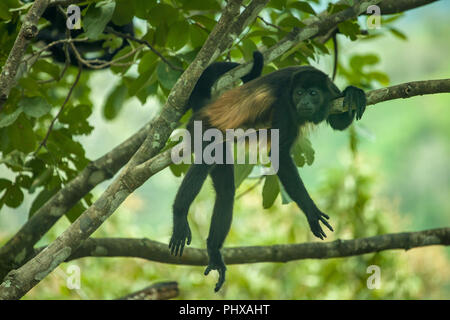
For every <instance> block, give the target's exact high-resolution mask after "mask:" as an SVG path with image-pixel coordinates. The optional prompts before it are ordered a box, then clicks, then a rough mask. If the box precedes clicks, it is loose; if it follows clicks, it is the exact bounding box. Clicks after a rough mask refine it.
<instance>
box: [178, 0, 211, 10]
mask: <svg viewBox="0 0 450 320" xmlns="http://www.w3.org/2000/svg"><path fill="white" fill-rule="evenodd" d="M180 2H181V3H182V5H183V9H184V10H208V11H218V10H220V5H219V3H218V2H217V1H211V0H210V1H205V0H185V1H180Z"/></svg>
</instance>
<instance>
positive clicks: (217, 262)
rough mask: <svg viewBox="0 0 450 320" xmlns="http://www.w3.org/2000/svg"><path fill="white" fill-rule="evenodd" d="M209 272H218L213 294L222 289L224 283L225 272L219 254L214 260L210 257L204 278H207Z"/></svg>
mask: <svg viewBox="0 0 450 320" xmlns="http://www.w3.org/2000/svg"><path fill="white" fill-rule="evenodd" d="M211 270H217V272H219V280H218V281H217V283H216V287H215V288H214V292H217V291H219V290H220V288H222V285H223V283H224V282H225V272H226V271H227V268H226V267H225V263H224V262H223V259H222V255H221V254H220V252H219V255H218V256H217V255H214V258H213V257H211V256H210V258H209V264H208V266H207V267H206V269H205V273H204V274H205V276H207V275H208V274H209V272H210V271H211Z"/></svg>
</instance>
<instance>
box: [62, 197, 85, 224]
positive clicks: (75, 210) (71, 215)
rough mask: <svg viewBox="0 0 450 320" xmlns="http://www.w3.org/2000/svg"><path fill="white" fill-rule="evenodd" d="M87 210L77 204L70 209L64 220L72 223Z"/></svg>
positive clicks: (79, 203) (80, 204)
mask: <svg viewBox="0 0 450 320" xmlns="http://www.w3.org/2000/svg"><path fill="white" fill-rule="evenodd" d="M86 209H87V207H86V206H85V205H84V204H83V203H81V202H78V203H77V204H76V205H74V206H73V207H72V209H70V210H69V211H68V212H67V213H66V214H65V216H66V218H67V219H69V221H70V223H73V222H74V221H75V220H77V219H78V217H79V216H81V214H82V213H83V212H84V211H85V210H86Z"/></svg>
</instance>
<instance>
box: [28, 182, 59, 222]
mask: <svg viewBox="0 0 450 320" xmlns="http://www.w3.org/2000/svg"><path fill="white" fill-rule="evenodd" d="M57 191H58V189H52V190H48V189H46V188H44V190H42V191H41V192H40V193H39V194H38V195H37V197H36V198H35V199H34V200H33V203H32V204H31V207H30V211H29V212H28V218H31V217H32V216H33V214H34V213H35V212H36V211H38V210H39V209H40V208H41V207H42V206H43V205H44V204H45V203H46V202H47V201H48V200H49V199H50V198H51V197H53V195H54V194H55V193H56V192H57Z"/></svg>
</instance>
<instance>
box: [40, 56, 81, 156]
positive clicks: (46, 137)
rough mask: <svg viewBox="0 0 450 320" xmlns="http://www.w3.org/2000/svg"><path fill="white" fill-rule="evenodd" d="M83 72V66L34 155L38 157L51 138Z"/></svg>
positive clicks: (79, 67) (79, 66)
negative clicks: (54, 127) (51, 133)
mask: <svg viewBox="0 0 450 320" xmlns="http://www.w3.org/2000/svg"><path fill="white" fill-rule="evenodd" d="M82 71H83V68H82V67H81V64H79V65H78V73H77V76H76V78H75V81H74V82H73V84H72V86H71V87H70V89H69V92H68V93H67V96H66V99H64V102H63V104H62V105H61V107H60V108H59V110H58V113H57V114H56V116H55V117H54V118H53V120H52V122H51V123H50V126H49V127H48V130H47V133H46V134H45V137H44V139H43V140H42V141H41V143H40V144H39V147H38V148H37V149H36V151H35V152H34V155H36V154H37V153H38V152H39V150H40V149H41V148H42V147H43V146H45V145H46V143H47V140H48V137H49V136H50V132H52V129H53V126H54V125H55V122H56V120H58V118H59V116H60V115H61V113H62V112H63V110H64V107H65V106H66V104H67V102H69V99H70V96H71V95H72V92H73V89H75V87H76V85H77V83H78V81H79V80H80V77H81V72H82Z"/></svg>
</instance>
